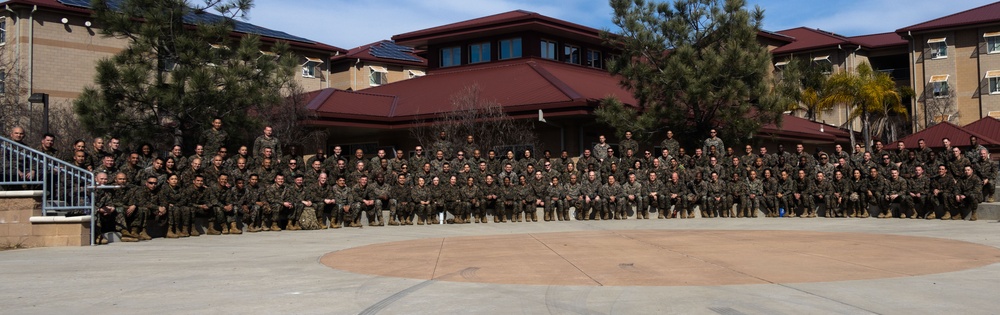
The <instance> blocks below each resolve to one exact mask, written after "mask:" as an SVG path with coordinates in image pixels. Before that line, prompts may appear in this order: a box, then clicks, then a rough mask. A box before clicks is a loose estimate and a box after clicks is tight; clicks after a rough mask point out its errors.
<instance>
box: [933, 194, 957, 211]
mask: <svg viewBox="0 0 1000 315" xmlns="http://www.w3.org/2000/svg"><path fill="white" fill-rule="evenodd" d="M931 201H933V204H934V208H933V209H931V210H930V211H928V213H931V211H935V212H936V211H937V208H938V207H941V208H943V209H944V210H945V211H948V212H952V213H953V212H954V210H953V209H954V208H953V206H952V204H954V203H955V195H952V194H951V193H948V192H944V191H942V192H940V193H938V194H937V196H933V197H931Z"/></svg>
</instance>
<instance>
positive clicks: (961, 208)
mask: <svg viewBox="0 0 1000 315" xmlns="http://www.w3.org/2000/svg"><path fill="white" fill-rule="evenodd" d="M983 150H985V149H983ZM982 182H983V181H982V179H979V176H976V172H975V170H973V169H972V166H966V167H965V174H964V175H963V176H962V178H960V179H958V182H957V184H958V185H956V186H955V203H954V206H953V209H955V210H954V212H955V214H954V215H952V220H962V219H964V218H965V216H966V214H968V215H969V221H976V220H978V219H979V217H978V216H977V214H976V212H977V210H979V203H980V202H982V201H983V190H982V189H983V186H982ZM956 217H957V218H958V219H956Z"/></svg>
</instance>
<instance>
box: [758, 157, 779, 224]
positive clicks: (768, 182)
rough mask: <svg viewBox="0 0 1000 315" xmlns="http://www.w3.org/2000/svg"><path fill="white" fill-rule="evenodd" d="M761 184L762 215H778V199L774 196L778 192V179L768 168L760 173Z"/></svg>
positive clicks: (769, 216)
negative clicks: (762, 190)
mask: <svg viewBox="0 0 1000 315" xmlns="http://www.w3.org/2000/svg"><path fill="white" fill-rule="evenodd" d="M761 174H763V178H761V180H760V181H761V185H763V188H764V192H763V193H762V194H761V207H763V209H762V210H763V211H764V216H765V217H768V218H772V217H777V216H778V200H777V197H776V196H775V195H776V194H777V193H778V179H777V178H775V177H774V175H773V174H774V172H773V171H771V169H770V168H765V169H764V170H763V171H762V173H761Z"/></svg>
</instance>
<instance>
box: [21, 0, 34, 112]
mask: <svg viewBox="0 0 1000 315" xmlns="http://www.w3.org/2000/svg"><path fill="white" fill-rule="evenodd" d="M35 11H38V5H37V4H36V5H34V6H32V7H31V13H29V14H28V94H29V95H30V94H31V93H34V92H35V90H34V85H35V84H34V83H35V65H34V63H35ZM18 29H20V27H18Z"/></svg>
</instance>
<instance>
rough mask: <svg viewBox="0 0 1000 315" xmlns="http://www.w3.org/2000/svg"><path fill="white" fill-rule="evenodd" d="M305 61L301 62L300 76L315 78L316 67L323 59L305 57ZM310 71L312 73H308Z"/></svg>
mask: <svg viewBox="0 0 1000 315" xmlns="http://www.w3.org/2000/svg"><path fill="white" fill-rule="evenodd" d="M305 58H306V62H303V63H302V77H304V78H315V77H316V67H317V66H319V65H320V64H323V59H319V58H312V57H305ZM310 72H312V74H310Z"/></svg>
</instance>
